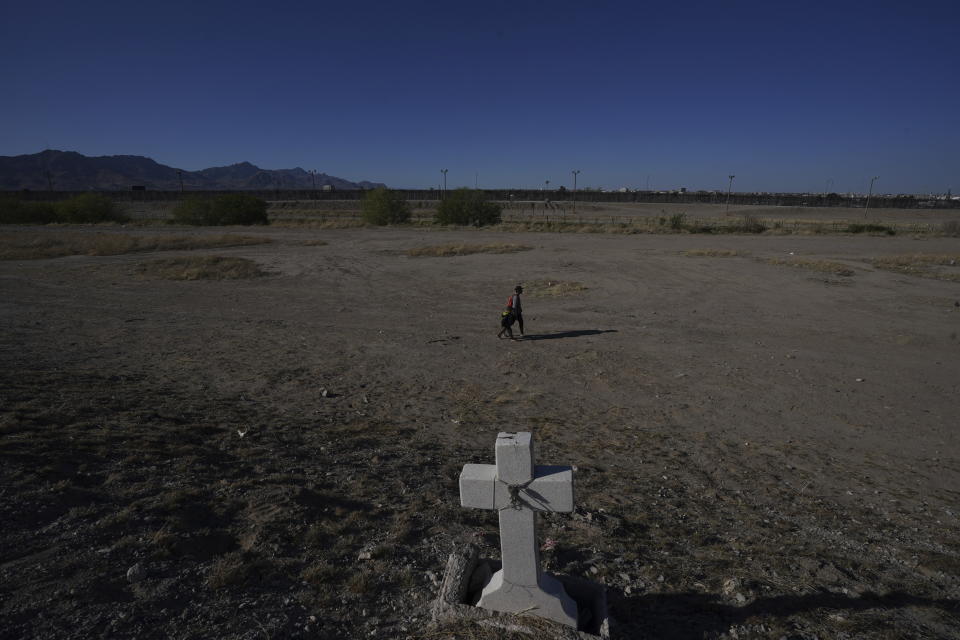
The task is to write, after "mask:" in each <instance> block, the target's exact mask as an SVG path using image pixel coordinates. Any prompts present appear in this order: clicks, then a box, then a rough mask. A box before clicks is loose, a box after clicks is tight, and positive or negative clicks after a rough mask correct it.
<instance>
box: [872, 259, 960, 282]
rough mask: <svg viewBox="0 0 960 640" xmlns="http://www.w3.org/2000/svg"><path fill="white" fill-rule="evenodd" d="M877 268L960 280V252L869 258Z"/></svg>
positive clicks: (941, 278) (913, 274) (912, 274)
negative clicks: (959, 267) (957, 268)
mask: <svg viewBox="0 0 960 640" xmlns="http://www.w3.org/2000/svg"><path fill="white" fill-rule="evenodd" d="M867 262H868V263H869V264H871V265H872V266H874V267H876V268H877V269H883V270H885V271H894V272H896V273H905V274H907V275H911V276H919V277H921V278H935V279H937V280H949V281H952V282H960V270H956V269H951V267H954V268H955V267H957V266H960V253H905V254H900V255H896V256H885V257H883V258H873V259H872V260H867Z"/></svg>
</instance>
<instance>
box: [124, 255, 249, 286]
mask: <svg viewBox="0 0 960 640" xmlns="http://www.w3.org/2000/svg"><path fill="white" fill-rule="evenodd" d="M137 272H138V273H139V274H140V275H142V276H145V277H151V278H162V279H164V280H241V279H247V278H259V277H261V276H265V275H267V274H266V272H264V271H261V270H260V267H258V266H257V263H256V262H254V261H253V260H248V259H246V258H235V257H228V256H188V257H182V258H162V259H160V260H154V261H152V262H145V263H143V264H140V265H138V266H137Z"/></svg>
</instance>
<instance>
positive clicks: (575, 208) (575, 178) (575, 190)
mask: <svg viewBox="0 0 960 640" xmlns="http://www.w3.org/2000/svg"><path fill="white" fill-rule="evenodd" d="M570 173H572V174H573V215H577V174H578V173H580V169H574V170H573V171H571V172H570Z"/></svg>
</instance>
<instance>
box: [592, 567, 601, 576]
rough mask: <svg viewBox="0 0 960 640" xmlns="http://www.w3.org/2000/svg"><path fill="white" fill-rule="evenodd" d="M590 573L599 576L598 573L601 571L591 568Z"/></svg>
mask: <svg viewBox="0 0 960 640" xmlns="http://www.w3.org/2000/svg"><path fill="white" fill-rule="evenodd" d="M590 573H592V574H593V575H597V574H598V573H600V569H597V568H596V567H595V566H593V567H590Z"/></svg>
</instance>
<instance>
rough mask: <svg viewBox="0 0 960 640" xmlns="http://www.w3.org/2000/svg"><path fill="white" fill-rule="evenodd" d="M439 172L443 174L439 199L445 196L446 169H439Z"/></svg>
mask: <svg viewBox="0 0 960 640" xmlns="http://www.w3.org/2000/svg"><path fill="white" fill-rule="evenodd" d="M440 173H442V174H443V188H442V189H440V199H441V200H445V199H446V197H447V169H440Z"/></svg>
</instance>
